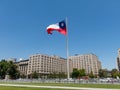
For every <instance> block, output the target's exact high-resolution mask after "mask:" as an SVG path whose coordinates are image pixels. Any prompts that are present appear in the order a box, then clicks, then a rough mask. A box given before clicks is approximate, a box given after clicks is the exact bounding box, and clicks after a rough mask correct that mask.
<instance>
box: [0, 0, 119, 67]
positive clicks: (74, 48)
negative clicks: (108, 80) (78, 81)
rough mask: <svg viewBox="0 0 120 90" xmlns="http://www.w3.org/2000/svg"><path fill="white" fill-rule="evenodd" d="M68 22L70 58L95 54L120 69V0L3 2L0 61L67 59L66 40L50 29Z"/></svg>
mask: <svg viewBox="0 0 120 90" xmlns="http://www.w3.org/2000/svg"><path fill="white" fill-rule="evenodd" d="M66 17H67V18H68V34H69V38H68V39H69V56H72V55H74V54H86V53H94V54H95V55H97V56H98V57H99V60H100V61H101V62H102V66H103V68H108V69H113V68H116V57H117V50H118V48H120V40H119V36H120V1H119V0H0V42H1V43H0V59H3V58H17V59H19V58H23V59H27V58H29V56H30V55H32V54H36V53H41V54H47V55H58V56H61V57H64V58H66V37H65V36H64V35H62V34H60V33H58V32H53V34H52V35H48V34H47V32H46V27H47V26H48V25H50V24H54V23H57V22H59V21H61V20H63V19H65V18H66Z"/></svg>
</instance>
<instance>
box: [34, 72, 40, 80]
mask: <svg viewBox="0 0 120 90" xmlns="http://www.w3.org/2000/svg"><path fill="white" fill-rule="evenodd" d="M38 77H39V74H38V73H37V72H36V71H35V72H33V73H32V78H35V79H38Z"/></svg>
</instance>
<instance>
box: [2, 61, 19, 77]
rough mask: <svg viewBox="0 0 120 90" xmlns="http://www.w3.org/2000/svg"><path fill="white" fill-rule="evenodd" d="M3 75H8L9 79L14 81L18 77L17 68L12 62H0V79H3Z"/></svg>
mask: <svg viewBox="0 0 120 90" xmlns="http://www.w3.org/2000/svg"><path fill="white" fill-rule="evenodd" d="M5 75H9V77H10V78H11V79H16V78H18V77H19V71H18V70H17V66H16V65H15V64H14V63H13V62H12V61H6V60H1V61H0V78H1V79H4V78H5Z"/></svg>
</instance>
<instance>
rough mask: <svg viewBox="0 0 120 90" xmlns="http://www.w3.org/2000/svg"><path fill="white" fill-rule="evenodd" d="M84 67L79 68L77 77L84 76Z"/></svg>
mask: <svg viewBox="0 0 120 90" xmlns="http://www.w3.org/2000/svg"><path fill="white" fill-rule="evenodd" d="M85 75H86V74H85V69H80V70H79V78H80V77H83V76H85Z"/></svg>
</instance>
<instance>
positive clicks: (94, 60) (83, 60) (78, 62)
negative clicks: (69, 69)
mask: <svg viewBox="0 0 120 90" xmlns="http://www.w3.org/2000/svg"><path fill="white" fill-rule="evenodd" d="M69 59H71V60H72V64H73V65H72V66H73V68H77V69H85V71H86V74H89V73H90V72H91V71H92V72H93V74H94V75H98V72H99V69H101V62H100V61H99V60H98V57H97V56H96V55H94V54H83V55H75V56H70V57H69Z"/></svg>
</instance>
